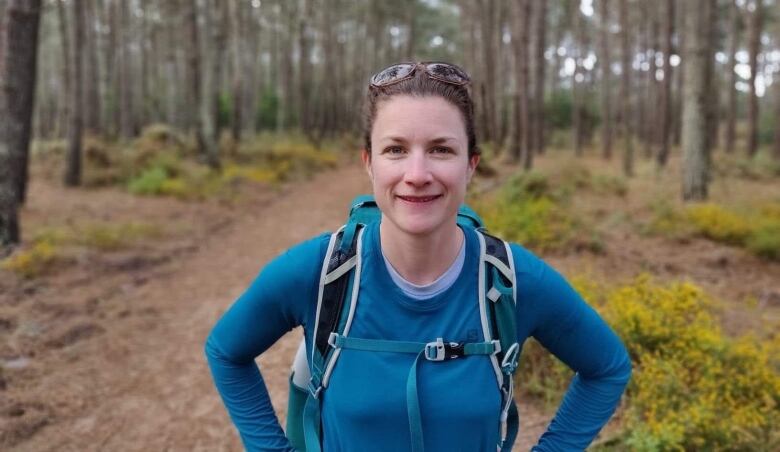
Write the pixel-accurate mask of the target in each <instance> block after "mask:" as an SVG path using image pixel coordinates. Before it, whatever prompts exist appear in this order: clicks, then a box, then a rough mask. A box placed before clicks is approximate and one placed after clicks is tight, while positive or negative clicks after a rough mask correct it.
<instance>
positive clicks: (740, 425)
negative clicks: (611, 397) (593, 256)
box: [517, 276, 780, 451]
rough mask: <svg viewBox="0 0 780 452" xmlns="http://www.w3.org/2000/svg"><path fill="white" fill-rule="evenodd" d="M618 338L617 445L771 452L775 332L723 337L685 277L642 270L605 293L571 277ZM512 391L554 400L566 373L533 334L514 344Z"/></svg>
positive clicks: (776, 392)
mask: <svg viewBox="0 0 780 452" xmlns="http://www.w3.org/2000/svg"><path fill="white" fill-rule="evenodd" d="M572 282H573V284H574V286H575V287H576V288H577V290H578V291H579V292H580V293H581V294H582V295H583V296H584V297H585V298H586V299H587V300H589V301H590V302H591V303H593V305H594V307H595V308H596V309H597V310H598V311H599V312H600V314H601V315H602V316H603V317H604V319H605V320H606V321H607V322H608V323H609V324H610V325H611V326H612V328H613V329H614V330H615V331H616V333H617V334H618V335H619V336H620V337H621V338H622V340H623V342H624V344H625V345H626V347H627V349H628V352H629V354H630V356H631V360H632V362H633V366H634V371H633V375H632V380H631V383H630V384H629V387H628V390H627V393H626V396H625V405H626V409H625V411H624V414H623V417H622V425H621V427H622V433H621V434H620V436H619V441H618V443H619V446H618V450H632V451H672V450H734V451H741V450H744V451H748V450H749V451H753V450H756V451H761V450H765V451H772V450H780V431H779V430H778V428H777V426H778V425H780V375H778V369H779V368H780V335H776V336H774V337H773V338H771V339H769V340H767V341H763V342H762V341H759V340H758V339H756V338H754V337H751V336H745V337H741V338H737V339H732V338H729V337H727V336H725V335H724V334H723V333H722V332H721V330H720V328H719V327H718V322H717V320H716V318H715V317H714V315H713V311H714V309H715V308H716V304H715V302H714V301H713V300H710V299H709V298H708V297H707V296H706V295H705V294H704V293H703V292H702V291H701V289H699V288H698V287H696V286H695V285H693V284H690V283H673V284H669V285H658V284H655V283H653V282H652V281H651V280H650V278H649V277H648V276H640V277H638V278H637V279H636V280H635V281H634V282H633V283H632V284H628V285H624V286H620V287H617V288H614V289H611V290H607V289H605V288H603V287H600V286H598V285H596V284H594V283H592V282H590V281H588V280H587V279H585V278H573V280H572ZM518 372H519V373H518V378H517V381H518V390H521V391H525V392H526V393H530V394H532V395H536V396H539V397H541V398H542V399H543V400H544V401H546V402H548V403H550V404H553V403H557V401H558V400H560V397H561V394H562V393H563V391H564V390H565V388H566V387H567V385H568V383H569V381H570V379H571V372H570V371H569V370H568V369H567V368H566V367H565V366H564V365H563V364H561V363H560V362H558V361H557V360H556V359H554V358H553V357H551V356H550V355H549V353H547V352H546V351H545V350H544V349H543V348H542V347H541V346H539V344H537V343H536V342H535V341H529V343H527V344H526V346H525V347H524V350H523V355H522V358H521V367H520V370H519V371H518Z"/></svg>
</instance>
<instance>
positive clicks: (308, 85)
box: [298, 0, 314, 137]
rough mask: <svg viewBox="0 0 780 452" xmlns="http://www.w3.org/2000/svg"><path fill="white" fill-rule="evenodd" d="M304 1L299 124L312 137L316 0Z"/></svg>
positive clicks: (299, 71)
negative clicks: (313, 23) (313, 28)
mask: <svg viewBox="0 0 780 452" xmlns="http://www.w3.org/2000/svg"><path fill="white" fill-rule="evenodd" d="M301 1H302V2H303V5H302V7H303V8H302V9H301V14H300V19H299V23H298V48H299V49H300V54H299V55H298V125H299V126H300V127H301V129H302V130H303V132H304V133H305V134H307V135H309V136H310V137H311V136H312V135H310V134H312V133H313V132H314V131H313V130H311V129H312V122H311V107H312V105H313V102H312V99H311V92H312V83H313V81H314V78H313V76H312V75H313V74H312V72H313V66H312V63H311V50H312V39H311V36H310V32H309V28H310V23H311V21H312V17H313V15H314V8H313V6H312V2H313V1H314V0H301Z"/></svg>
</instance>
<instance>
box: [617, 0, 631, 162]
mask: <svg viewBox="0 0 780 452" xmlns="http://www.w3.org/2000/svg"><path fill="white" fill-rule="evenodd" d="M626 3H627V0H620V8H619V10H620V59H621V65H620V66H621V76H620V99H621V104H622V108H621V116H622V117H621V121H620V122H621V125H622V129H623V147H624V149H623V174H625V175H626V176H627V177H632V176H633V175H634V143H633V140H632V137H631V91H630V86H631V58H632V56H633V54H632V51H631V46H630V45H629V41H628V5H627V4H626Z"/></svg>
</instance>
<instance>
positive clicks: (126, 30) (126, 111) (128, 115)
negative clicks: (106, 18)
mask: <svg viewBox="0 0 780 452" xmlns="http://www.w3.org/2000/svg"><path fill="white" fill-rule="evenodd" d="M129 7H130V5H129V2H118V5H117V8H116V14H117V15H118V19H117V21H116V24H117V26H118V27H119V29H118V30H117V34H118V36H119V42H118V43H117V46H118V54H119V68H118V72H119V136H120V137H122V138H125V139H128V138H131V137H133V136H134V135H135V118H134V116H135V115H134V111H133V91H134V90H133V83H132V82H133V77H132V76H131V74H130V71H131V68H132V65H131V64H130V49H129V47H130V41H131V40H132V37H131V32H130V10H129Z"/></svg>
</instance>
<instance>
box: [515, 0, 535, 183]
mask: <svg viewBox="0 0 780 452" xmlns="http://www.w3.org/2000/svg"><path fill="white" fill-rule="evenodd" d="M530 8H531V4H530V1H529V0H517V1H516V2H515V3H514V5H513V8H512V9H513V12H514V19H515V20H514V24H515V26H514V29H515V33H514V36H515V39H514V40H513V41H514V43H515V49H514V50H515V70H516V80H515V82H516V84H517V93H516V99H515V102H516V109H515V111H516V112H517V118H516V121H517V125H516V129H515V134H516V136H517V139H516V140H514V141H515V143H514V145H513V152H512V157H513V159H514V160H515V161H518V160H520V159H522V162H523V167H524V168H525V169H526V170H527V169H530V168H531V167H532V166H533V153H532V152H531V149H530V133H529V132H530V130H529V118H528V34H529V33H528V31H529V30H528V28H529V26H530V24H531V20H530V16H531V15H530V14H529V13H530Z"/></svg>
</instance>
